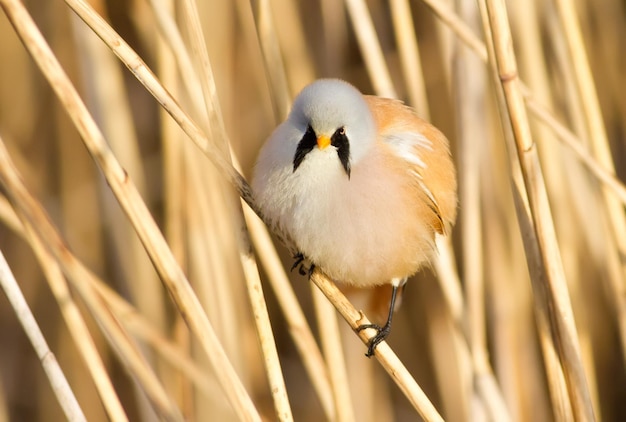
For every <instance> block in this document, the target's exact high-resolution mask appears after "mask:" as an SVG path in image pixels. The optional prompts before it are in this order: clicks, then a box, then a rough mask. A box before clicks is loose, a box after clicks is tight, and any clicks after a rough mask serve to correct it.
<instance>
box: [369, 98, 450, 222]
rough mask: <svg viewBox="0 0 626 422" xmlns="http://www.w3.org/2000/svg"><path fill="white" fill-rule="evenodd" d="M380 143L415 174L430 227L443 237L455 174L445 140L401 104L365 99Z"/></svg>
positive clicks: (448, 214) (384, 100)
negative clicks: (430, 220) (430, 218)
mask: <svg viewBox="0 0 626 422" xmlns="http://www.w3.org/2000/svg"><path fill="white" fill-rule="evenodd" d="M365 100H366V101H367V103H368V104H369V106H370V109H371V110H372V113H373V115H374V118H375V120H376V123H377V125H378V130H379V133H380V137H381V140H382V141H383V142H385V143H387V144H389V145H390V146H391V147H392V149H393V150H394V151H395V152H396V154H397V155H398V156H400V157H401V158H403V159H404V160H405V162H406V165H407V169H408V171H410V172H412V173H413V174H414V175H415V181H416V183H417V184H418V185H419V187H420V188H421V189H420V191H421V192H422V195H423V200H424V202H425V203H426V204H427V205H428V207H429V208H430V209H431V211H432V214H433V215H432V223H431V225H432V226H433V228H434V229H435V230H436V231H437V232H438V233H441V234H445V233H446V232H447V229H448V228H449V226H451V225H452V224H453V223H454V220H455V218H456V209H457V193H456V187H457V186H456V172H455V169H454V164H453V162H452V157H451V156H450V148H449V144H448V140H447V139H446V137H445V136H444V135H443V134H442V133H441V132H440V131H439V130H438V129H437V128H436V127H434V126H433V125H431V124H430V123H428V122H426V121H425V120H423V119H421V118H419V117H418V116H417V115H416V114H415V111H414V110H413V109H412V108H410V107H407V106H405V105H404V104H403V103H402V102H400V101H397V100H391V99H387V98H380V97H374V96H365Z"/></svg>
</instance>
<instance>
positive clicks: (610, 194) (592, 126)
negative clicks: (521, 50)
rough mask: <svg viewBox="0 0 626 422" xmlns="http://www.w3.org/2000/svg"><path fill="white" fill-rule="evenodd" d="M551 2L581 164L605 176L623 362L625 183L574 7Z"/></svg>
mask: <svg viewBox="0 0 626 422" xmlns="http://www.w3.org/2000/svg"><path fill="white" fill-rule="evenodd" d="M555 6H556V12H555V14H556V15H557V17H558V21H559V23H560V25H559V26H560V28H559V29H557V30H558V31H559V35H561V37H562V38H563V44H564V47H563V48H564V49H565V50H566V52H565V53H564V54H563V55H564V56H565V57H564V58H563V62H564V63H563V65H562V67H563V69H564V71H565V72H567V73H568V75H569V76H570V78H569V80H568V81H569V87H570V89H571V92H573V93H575V94H574V95H571V96H569V98H568V99H569V101H568V103H569V104H568V105H569V106H570V108H571V109H573V110H576V111H577V112H578V115H577V116H575V117H573V118H572V121H573V122H577V123H578V125H579V127H578V130H577V132H578V133H579V135H580V138H581V139H585V140H586V141H587V142H586V143H585V146H588V148H584V153H581V154H580V157H581V159H582V160H583V161H584V162H586V161H590V162H592V163H594V167H593V168H592V171H593V172H594V174H596V175H598V177H599V175H600V174H601V175H602V176H604V177H603V178H602V179H600V180H602V181H604V180H605V179H606V180H607V182H605V183H603V184H602V185H601V187H600V189H601V197H600V198H598V199H599V200H600V201H601V202H602V203H603V205H604V207H602V209H601V210H600V212H602V213H604V214H605V216H600V219H602V220H607V224H606V225H607V226H608V228H607V229H605V230H604V231H603V234H604V236H603V240H602V242H603V243H605V251H604V253H603V255H604V261H605V262H604V263H602V264H600V265H603V266H604V267H605V268H607V275H606V281H605V283H606V285H607V290H608V291H609V292H610V293H609V297H610V298H611V302H612V305H613V308H614V312H615V314H616V317H617V323H618V327H619V334H620V340H621V345H622V358H623V359H624V361H625V362H626V296H625V295H624V290H625V287H624V278H625V277H626V265H625V263H624V259H623V257H624V254H625V253H626V218H625V217H624V192H626V190H625V189H624V185H623V184H621V183H620V182H618V181H617V180H616V179H615V177H614V174H615V163H614V162H613V155H612V151H611V146H610V144H609V139H608V135H607V131H606V128H605V126H604V120H603V117H602V114H601V109H600V104H599V100H598V95H597V92H596V87H595V83H594V80H593V76H592V74H591V68H590V67H591V65H590V61H589V59H588V57H587V50H586V47H585V45H584V43H583V38H582V33H581V28H580V24H579V23H578V17H577V13H576V10H575V8H574V5H573V4H571V3H567V2H563V1H557V2H555ZM577 146H578V145H577ZM580 149H583V147H580ZM594 202H598V200H595V201H594ZM603 217H604V218H603ZM587 229H588V230H587V231H589V232H595V230H594V228H592V227H591V225H588V226H587ZM590 236H591V234H590Z"/></svg>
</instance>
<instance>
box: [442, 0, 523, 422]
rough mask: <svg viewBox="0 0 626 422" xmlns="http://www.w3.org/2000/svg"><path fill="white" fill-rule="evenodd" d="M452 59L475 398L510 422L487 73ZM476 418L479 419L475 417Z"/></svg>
mask: <svg viewBox="0 0 626 422" xmlns="http://www.w3.org/2000/svg"><path fill="white" fill-rule="evenodd" d="M456 9H457V10H458V12H459V15H460V16H461V18H463V19H464V21H465V22H468V23H469V25H471V26H472V27H474V28H475V27H476V26H479V19H480V17H479V16H478V10H477V8H476V5H475V3H473V2H467V1H458V2H456ZM455 46H456V48H455V49H454V56H453V71H452V75H453V83H452V87H453V88H452V91H453V92H454V97H455V99H456V105H457V106H456V116H457V119H456V120H457V122H456V128H457V131H456V132H457V145H458V147H457V148H458V149H457V152H458V156H459V157H460V159H459V166H458V170H459V176H458V180H459V203H460V204H462V206H461V208H460V215H459V220H460V221H459V226H460V229H461V239H462V245H463V249H462V250H463V253H462V255H461V256H462V260H463V261H462V262H463V263H462V267H463V276H462V279H463V281H464V286H465V296H464V297H465V299H466V300H465V307H466V312H467V313H466V315H465V321H466V323H467V325H466V326H467V339H468V343H469V345H468V346H469V348H470V353H471V359H472V367H473V375H474V377H475V378H476V379H475V382H474V384H473V385H474V389H475V391H474V394H475V395H476V396H477V397H479V398H480V399H481V404H482V407H483V409H482V411H483V412H485V413H486V414H487V415H488V418H489V419H490V420H498V421H506V420H511V416H510V414H509V411H508V409H507V406H506V404H505V403H504V399H503V394H502V392H501V391H500V389H499V387H498V383H497V382H496V381H495V378H494V376H493V371H492V369H491V364H490V362H489V351H488V348H487V333H486V330H487V324H486V316H485V312H486V306H485V300H486V291H485V274H484V268H483V262H484V252H483V244H484V242H483V238H482V232H483V226H482V225H483V223H482V216H481V183H482V182H481V173H480V168H481V167H482V166H483V165H484V162H483V161H484V159H485V156H486V154H485V152H484V149H485V146H486V143H483V144H482V145H483V146H482V147H480V146H477V145H476V142H475V141H476V139H481V138H483V137H484V136H485V133H484V128H485V127H487V118H486V115H485V113H484V108H485V105H486V98H485V92H486V83H485V82H486V81H487V77H486V72H485V70H484V68H483V64H482V63H481V62H480V59H479V58H477V57H476V56H475V55H472V54H470V51H469V50H468V49H466V48H464V46H462V45H460V44H459V43H458V41H457V43H455ZM472 419H476V415H473V417H472Z"/></svg>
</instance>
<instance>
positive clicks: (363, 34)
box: [345, 0, 397, 98]
mask: <svg viewBox="0 0 626 422" xmlns="http://www.w3.org/2000/svg"><path fill="white" fill-rule="evenodd" d="M345 4H346V7H347V9H348V14H349V16H350V21H351V22H352V27H353V28H354V31H355V35H356V38H357V41H358V43H359V49H360V51H361V55H362V56H363V61H364V62H365V68H366V69H367V73H368V75H369V78H370V81H371V82H372V85H373V86H374V92H376V95H379V96H381V97H386V98H397V95H396V90H395V89H394V87H393V82H392V81H391V75H390V74H389V69H388V68H387V64H386V63H385V57H384V55H383V51H382V48H381V46H380V42H379V41H378V36H377V35H376V29H375V28H374V22H372V17H371V16H370V13H369V10H368V9H367V5H366V4H365V1H364V0H345Z"/></svg>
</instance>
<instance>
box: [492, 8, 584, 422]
mask: <svg viewBox="0 0 626 422" xmlns="http://www.w3.org/2000/svg"><path fill="white" fill-rule="evenodd" d="M484 7H485V10H486V11H487V14H488V18H489V26H490V28H491V31H492V41H493V45H494V53H495V63H496V66H497V72H498V77H499V78H500V81H501V84H502V89H503V92H504V99H505V104H504V107H505V109H506V112H507V113H508V116H509V118H510V123H511V127H512V129H513V135H514V140H515V143H516V147H517V152H518V159H519V162H520V165H521V169H522V174H523V176H524V185H525V189H526V191H527V193H528V199H529V205H530V210H531V216H532V221H533V226H534V230H535V233H536V235H537V241H538V242H539V243H538V247H539V252H540V253H541V258H542V261H541V264H542V269H543V271H545V275H546V278H545V281H546V284H545V289H546V292H547V299H548V303H549V304H550V305H549V306H551V307H552V309H554V310H555V312H553V313H552V315H551V316H552V322H553V327H554V329H555V341H556V342H557V351H558V352H559V358H560V362H561V364H562V365H563V367H564V372H565V375H566V377H565V379H566V381H567V385H568V392H569V394H570V398H571V403H572V406H573V410H574V415H575V417H576V418H577V419H579V420H594V415H593V408H592V404H591V398H590V394H589V390H588V386H587V381H586V376H585V373H584V370H583V366H582V360H581V352H580V346H579V344H578V338H577V335H576V327H575V325H574V318H573V314H572V308H571V303H570V299H569V293H568V290H567V284H566V281H565V277H564V273H563V266H562V262H561V258H560V255H559V249H558V244H557V242H556V235H555V233H554V224H553V221H552V217H551V215H550V210H549V205H548V199H547V193H546V191H545V184H544V181H543V175H542V172H541V167H540V166H539V160H538V156H537V150H536V146H535V145H534V143H533V141H532V136H531V134H530V127H529V125H528V120H527V116H526V109H525V105H524V97H523V94H522V92H521V89H520V88H519V80H518V76H517V65H516V61H515V53H514V51H513V49H512V40H511V33H510V28H509V24H508V19H507V15H506V8H505V6H504V3H503V2H499V1H494V0H486V1H485V2H484Z"/></svg>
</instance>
